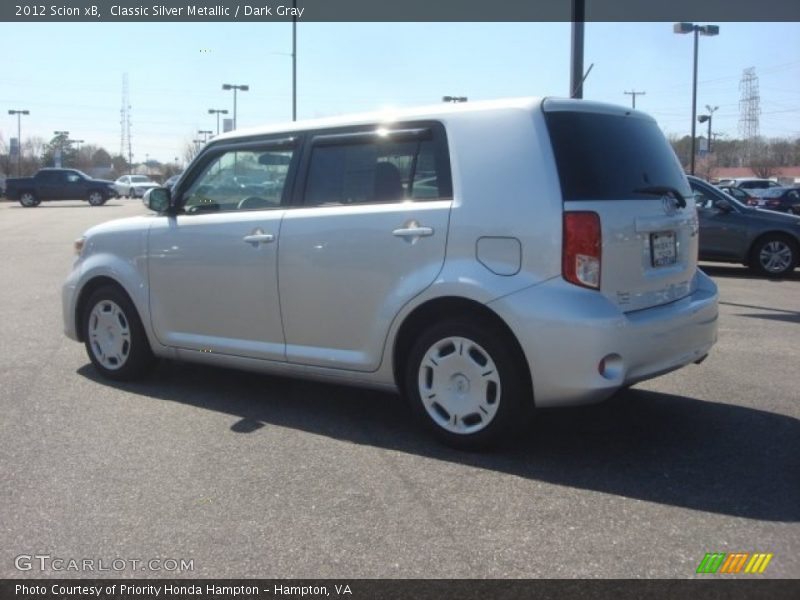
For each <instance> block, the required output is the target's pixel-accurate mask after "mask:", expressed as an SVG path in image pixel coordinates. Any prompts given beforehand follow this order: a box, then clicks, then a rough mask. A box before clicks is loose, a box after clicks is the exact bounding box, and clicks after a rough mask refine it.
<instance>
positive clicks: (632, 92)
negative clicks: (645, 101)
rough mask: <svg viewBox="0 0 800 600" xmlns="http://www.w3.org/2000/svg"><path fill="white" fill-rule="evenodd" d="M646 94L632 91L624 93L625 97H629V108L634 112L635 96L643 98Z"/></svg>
mask: <svg viewBox="0 0 800 600" xmlns="http://www.w3.org/2000/svg"><path fill="white" fill-rule="evenodd" d="M646 93H647V92H637V91H635V90H632V91H630V92H625V95H626V96H630V97H631V108H632V109H634V110H636V96H644V95H645V94H646Z"/></svg>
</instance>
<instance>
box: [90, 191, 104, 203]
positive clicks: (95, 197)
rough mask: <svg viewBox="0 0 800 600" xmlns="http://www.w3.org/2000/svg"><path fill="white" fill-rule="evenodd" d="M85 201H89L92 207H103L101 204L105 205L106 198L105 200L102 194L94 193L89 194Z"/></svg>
mask: <svg viewBox="0 0 800 600" xmlns="http://www.w3.org/2000/svg"><path fill="white" fill-rule="evenodd" d="M87 200H88V201H89V204H91V205H92V206H103V204H105V203H106V200H108V198H106V197H105V195H104V194H103V193H102V192H98V191H94V192H89V197H88V198H87Z"/></svg>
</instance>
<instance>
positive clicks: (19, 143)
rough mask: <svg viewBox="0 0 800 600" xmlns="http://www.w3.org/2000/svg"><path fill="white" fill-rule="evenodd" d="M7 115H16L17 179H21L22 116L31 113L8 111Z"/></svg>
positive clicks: (26, 111)
mask: <svg viewBox="0 0 800 600" xmlns="http://www.w3.org/2000/svg"><path fill="white" fill-rule="evenodd" d="M8 114H10V115H17V177H22V115H29V114H31V113H30V111H28V110H9V111H8Z"/></svg>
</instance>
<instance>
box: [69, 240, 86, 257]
mask: <svg viewBox="0 0 800 600" xmlns="http://www.w3.org/2000/svg"><path fill="white" fill-rule="evenodd" d="M85 244H86V237H85V236H81V237H79V238H78V239H77V240H75V241H74V242H73V243H72V247H73V248H74V249H75V254H76V255H77V256H80V255H81V252H83V246H84V245H85Z"/></svg>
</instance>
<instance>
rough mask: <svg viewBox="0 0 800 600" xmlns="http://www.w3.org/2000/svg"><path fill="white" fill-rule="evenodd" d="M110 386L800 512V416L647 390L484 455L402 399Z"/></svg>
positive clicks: (467, 459)
mask: <svg viewBox="0 0 800 600" xmlns="http://www.w3.org/2000/svg"><path fill="white" fill-rule="evenodd" d="M78 373H79V374H80V375H82V376H84V377H86V378H88V379H91V380H92V381H95V382H97V383H99V384H102V385H106V386H112V387H115V388H117V389H123V390H126V391H129V392H132V393H136V394H141V395H144V396H149V397H151V398H157V399H162V400H168V401H171V402H181V403H184V404H188V405H191V406H196V407H198V408H202V409H206V410H213V411H217V412H221V413H225V414H229V415H231V416H233V417H234V418H236V422H235V423H234V424H233V425H232V426H231V427H230V428H231V430H233V431H236V432H239V433H242V434H254V435H258V432H259V431H261V430H263V429H264V428H268V427H270V426H279V427H287V428H292V429H296V430H299V431H305V432H310V433H313V434H315V435H322V436H327V437H330V438H335V439H337V440H344V441H348V442H352V443H355V444H364V445H369V446H375V447H379V448H386V449H391V450H395V451H398V452H405V453H412V454H417V455H421V456H425V457H428V458H434V459H438V460H443V461H449V462H453V463H458V464H464V465H469V466H472V467H475V468H481V469H489V470H493V471H498V472H503V473H508V474H511V475H515V476H517V477H524V478H527V479H532V480H537V481H545V482H549V483H555V484H558V485H565V486H571V487H577V488H582V489H588V490H595V491H600V492H604V493H608V494H616V495H619V496H624V497H630V498H637V499H640V500H646V501H649V502H657V503H661V504H668V505H673V506H680V507H684V508H691V509H695V510H701V511H707V512H713V513H720V514H726V515H733V516H738V517H745V518H750V519H760V520H768V521H784V522H795V521H800V420H797V419H794V418H792V417H788V416H784V415H780V414H774V413H770V412H766V411H761V410H757V409H753V408H744V407H740V406H733V405H730V404H724V403H717V402H707V401H702V400H697V399H693V398H687V397H683V396H675V395H670V394H663V393H658V392H650V391H643V390H636V389H632V390H627V391H625V392H622V393H620V394H618V395H617V396H616V397H615V398H612V399H611V400H609V401H608V402H606V403H604V404H600V405H596V406H589V407H579V408H568V409H546V410H539V411H538V413H537V418H536V420H535V421H534V423H533V424H532V425H531V426H530V428H529V430H528V432H527V434H526V435H525V436H524V437H523V438H521V439H520V440H518V441H515V442H513V443H509V444H507V445H506V447H504V448H502V449H500V450H496V451H494V452H490V453H485V454H473V453H465V452H459V451H455V450H451V449H449V448H446V447H443V446H440V445H439V444H437V443H436V442H434V441H433V440H432V439H429V438H428V436H427V434H426V433H425V432H424V431H423V430H422V429H421V428H420V427H418V426H417V424H416V423H415V422H414V421H413V419H412V417H411V415H410V411H408V410H407V408H406V406H405V405H404V404H403V402H402V401H401V400H400V398H399V397H397V396H395V395H392V394H387V393H381V392H375V391H371V390H363V389H358V388H350V387H344V386H337V385H328V384H321V383H314V382H309V381H302V380H294V379H287V378H282V377H270V376H266V375H259V374H254V373H246V372H239V371H233V370H226V369H217V368H211V367H205V366H196V365H190V364H179V363H172V362H165V363H164V364H162V365H161V366H160V367H159V369H158V370H157V372H156V373H155V374H154V375H153V376H152V377H151V378H150V379H148V380H146V381H143V382H140V383H126V384H119V383H114V382H110V381H107V380H104V379H100V378H99V376H98V375H97V374H96V372H95V371H94V369H93V368H92V367H91V366H90V365H86V366H84V367H81V368H80V369H79V370H78Z"/></svg>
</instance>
